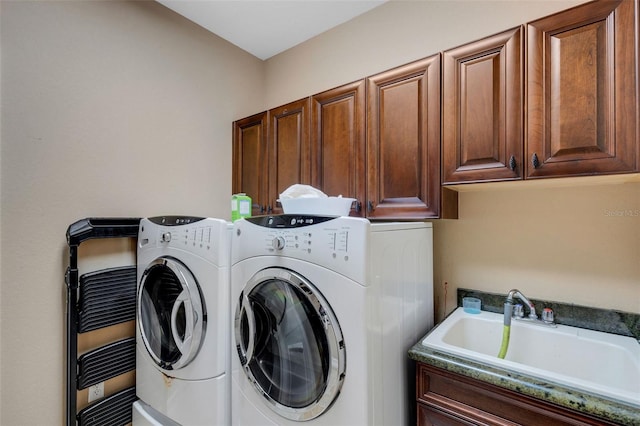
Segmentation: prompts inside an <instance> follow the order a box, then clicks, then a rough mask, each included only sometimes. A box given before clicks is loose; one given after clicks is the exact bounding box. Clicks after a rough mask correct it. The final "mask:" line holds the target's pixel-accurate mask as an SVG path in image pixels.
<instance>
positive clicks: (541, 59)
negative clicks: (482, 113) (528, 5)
mask: <svg viewBox="0 0 640 426" xmlns="http://www.w3.org/2000/svg"><path fill="white" fill-rule="evenodd" d="M638 19H639V18H638V1H637V0H617V1H614V0H611V1H596V2H592V3H586V4H584V5H580V6H578V7H575V8H572V9H569V10H567V11H563V12H560V13H557V14H555V15H551V16H549V17H546V18H543V19H540V20H537V21H535V22H531V23H529V24H528V25H527V59H528V64H527V136H526V144H527V149H526V152H527V156H528V161H527V163H526V166H525V172H526V177H527V178H541V177H553V176H569V175H591V174H605V173H607V174H608V173H623V172H633V171H637V170H640V160H639V158H638V156H639V146H640V142H639V141H638V139H639V138H640V135H639V134H638V133H639V129H638V127H639V125H638V120H639V118H638V108H639V107H638V84H639V81H638V49H639V48H638V45H639V41H638V37H639V36H638V28H639V23H638Z"/></svg>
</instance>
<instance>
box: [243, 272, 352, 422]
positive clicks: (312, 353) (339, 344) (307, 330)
mask: <svg viewBox="0 0 640 426" xmlns="http://www.w3.org/2000/svg"><path fill="white" fill-rule="evenodd" d="M235 327H236V329H235V331H236V343H237V346H238V347H237V349H238V354H239V356H240V360H241V363H242V364H243V366H244V369H245V372H246V373H247V375H248V377H249V379H250V380H251V382H252V383H253V384H254V385H255V387H256V388H257V389H258V390H259V391H260V392H261V393H262V394H263V396H264V397H265V398H266V400H267V401H268V402H269V405H270V407H271V408H272V409H273V410H274V411H276V412H277V413H278V414H280V415H282V416H284V417H287V418H290V419H295V420H309V419H312V418H314V417H317V416H319V415H320V414H322V413H323V412H324V411H326V410H327V409H328V408H329V407H330V405H331V404H332V403H333V401H334V400H335V398H336V397H337V395H338V393H339V391H340V387H341V386H342V381H343V379H344V372H345V350H344V341H343V339H342V332H341V330H340V326H339V324H338V321H337V319H336V317H335V315H334V314H333V312H332V311H331V308H330V307H329V305H328V303H327V302H326V300H325V299H324V298H323V296H322V295H321V294H320V292H319V291H318V290H317V289H316V288H315V287H313V286H312V285H311V284H310V283H309V282H308V281H307V280H305V279H304V278H303V277H302V276H300V275H299V274H296V273H294V272H292V271H287V270H283V269H279V268H269V269H266V270H263V271H261V272H259V273H258V274H256V276H254V278H253V279H252V280H251V281H250V282H249V284H248V285H247V287H246V288H245V292H243V294H242V296H241V298H240V300H239V304H238V307H237V310H236V322H235Z"/></svg>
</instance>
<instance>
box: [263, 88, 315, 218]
mask: <svg viewBox="0 0 640 426" xmlns="http://www.w3.org/2000/svg"><path fill="white" fill-rule="evenodd" d="M309 104H310V101H309V98H304V99H301V100H299V101H295V102H291V103H289V104H286V105H283V106H280V107H277V108H274V109H272V110H270V111H269V143H268V154H267V156H268V157H267V158H268V161H269V167H268V170H269V172H268V173H269V180H268V190H267V193H268V197H269V205H270V206H272V210H271V211H267V213H270V214H271V213H273V214H281V213H282V207H281V206H280V205H279V203H276V200H277V199H278V198H280V193H281V192H283V191H284V190H285V189H287V188H288V187H289V186H291V185H293V184H296V183H302V184H310V182H311V170H310V169H311V167H310V149H309ZM263 169H264V168H263Z"/></svg>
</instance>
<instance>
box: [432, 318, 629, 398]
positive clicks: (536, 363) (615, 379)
mask: <svg viewBox="0 0 640 426" xmlns="http://www.w3.org/2000/svg"><path fill="white" fill-rule="evenodd" d="M502 330H503V315H502V314H495V313H490V312H485V311H482V312H481V313H480V314H468V313H466V312H464V310H463V309H462V308H458V309H456V310H455V311H454V312H453V313H452V314H451V315H450V316H449V317H447V318H446V319H445V320H444V321H443V322H442V323H441V324H440V325H438V326H437V327H436V328H434V329H433V330H432V331H431V333H429V335H427V337H426V338H425V339H424V340H423V341H422V344H423V345H424V346H426V347H428V348H431V349H435V350H440V351H444V352H449V353H452V354H454V355H458V356H462V357H464V358H468V359H472V360H476V361H479V362H482V363H488V364H491V365H494V366H497V367H502V368H505V369H508V370H513V371H516V372H521V373H525V374H528V375H530V376H534V377H538V378H541V379H545V380H548V381H549V382H555V383H558V384H562V385H565V386H569V387H573V388H576V389H579V390H584V391H588V392H590V393H594V394H596V395H601V396H605V397H607V398H613V399H617V400H620V401H623V402H627V403H631V404H634V405H637V406H639V407H640V344H639V343H638V341H636V340H635V339H634V338H632V337H624V336H619V335H615V334H610V333H603V332H598V331H592V330H585V329H582V328H577V327H570V326H565V325H558V326H557V328H552V327H546V326H541V325H535V324H530V323H527V322H524V321H516V320H513V321H511V338H510V343H509V350H508V352H507V355H506V357H505V358H504V359H500V358H498V357H497V355H498V352H499V350H500V344H501V342H502Z"/></svg>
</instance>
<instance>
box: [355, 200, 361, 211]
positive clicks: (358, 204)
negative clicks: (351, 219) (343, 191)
mask: <svg viewBox="0 0 640 426" xmlns="http://www.w3.org/2000/svg"><path fill="white" fill-rule="evenodd" d="M361 211H362V203H361V202H360V201H358V200H356V213H360V212H361Z"/></svg>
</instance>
